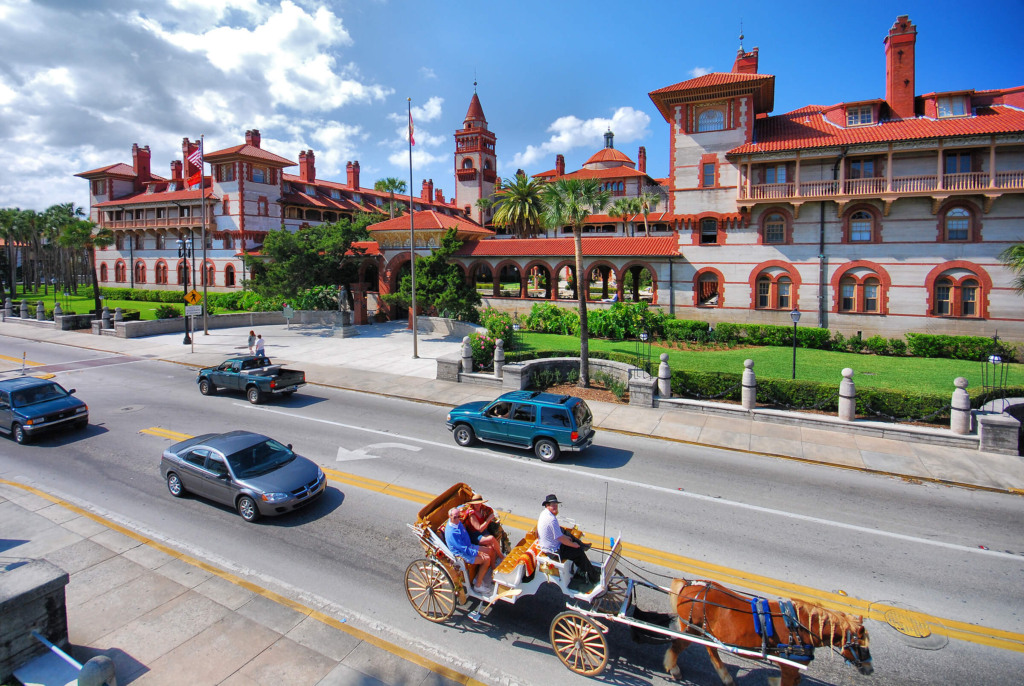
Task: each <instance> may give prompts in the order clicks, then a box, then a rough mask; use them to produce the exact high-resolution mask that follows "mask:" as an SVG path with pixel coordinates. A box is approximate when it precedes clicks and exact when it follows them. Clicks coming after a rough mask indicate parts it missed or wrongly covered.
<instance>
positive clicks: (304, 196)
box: [281, 192, 380, 212]
mask: <svg viewBox="0 0 1024 686" xmlns="http://www.w3.org/2000/svg"><path fill="white" fill-rule="evenodd" d="M281 204H283V205H304V206H307V207H319V208H321V209H327V210H338V211H340V212H380V209H378V208H376V207H373V208H369V207H366V206H364V205H360V204H359V203H357V202H353V201H352V200H351V199H349V198H346V197H341V198H332V197H329V196H326V195H320V194H317V195H310V194H308V193H302V192H292V193H285V194H284V195H283V196H282V197H281Z"/></svg>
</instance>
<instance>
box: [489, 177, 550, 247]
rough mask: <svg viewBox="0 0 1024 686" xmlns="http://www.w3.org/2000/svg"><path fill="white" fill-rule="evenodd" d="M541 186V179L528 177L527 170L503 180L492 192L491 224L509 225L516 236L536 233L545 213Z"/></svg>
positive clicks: (542, 186) (542, 187) (534, 234)
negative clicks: (498, 187)
mask: <svg viewBox="0 0 1024 686" xmlns="http://www.w3.org/2000/svg"><path fill="white" fill-rule="evenodd" d="M544 187H545V183H544V182H543V181H540V180H538V179H530V178H527V176H526V174H517V175H515V176H513V177H512V178H510V179H505V180H503V181H502V182H501V189H500V190H498V192H497V193H495V194H494V195H495V198H494V207H495V208H496V209H495V210H494V218H493V219H492V221H493V222H494V224H495V225H496V226H504V227H508V228H509V229H510V231H511V233H512V234H513V235H515V236H517V237H519V238H534V237H536V235H537V231H538V229H539V228H540V225H541V215H542V214H543V213H544V200H543V198H542V197H541V196H542V192H543V189H544Z"/></svg>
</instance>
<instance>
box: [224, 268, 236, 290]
mask: <svg viewBox="0 0 1024 686" xmlns="http://www.w3.org/2000/svg"><path fill="white" fill-rule="evenodd" d="M224 285H225V286H234V285H235V268H234V267H232V266H231V265H230V264H229V265H228V266H226V267H224Z"/></svg>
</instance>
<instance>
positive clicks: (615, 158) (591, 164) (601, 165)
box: [583, 148, 636, 169]
mask: <svg viewBox="0 0 1024 686" xmlns="http://www.w3.org/2000/svg"><path fill="white" fill-rule="evenodd" d="M610 167H629V168H631V169H636V162H634V161H633V160H631V159H630V158H629V155H627V154H626V153H624V152H619V151H618V150H616V149H615V148H602V149H601V150H598V151H597V152H595V153H594V154H593V155H591V156H590V159H589V160H587V161H586V162H584V163H583V168H584V169H608V168H610Z"/></svg>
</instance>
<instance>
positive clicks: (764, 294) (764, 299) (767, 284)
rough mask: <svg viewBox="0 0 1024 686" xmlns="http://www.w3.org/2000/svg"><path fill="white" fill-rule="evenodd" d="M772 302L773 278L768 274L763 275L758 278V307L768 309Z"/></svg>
mask: <svg viewBox="0 0 1024 686" xmlns="http://www.w3.org/2000/svg"><path fill="white" fill-rule="evenodd" d="M771 302H772V280H771V279H769V278H768V277H767V276H761V277H759V278H758V279H757V307H758V309H765V310H766V309H768V308H769V307H770V306H771Z"/></svg>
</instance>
